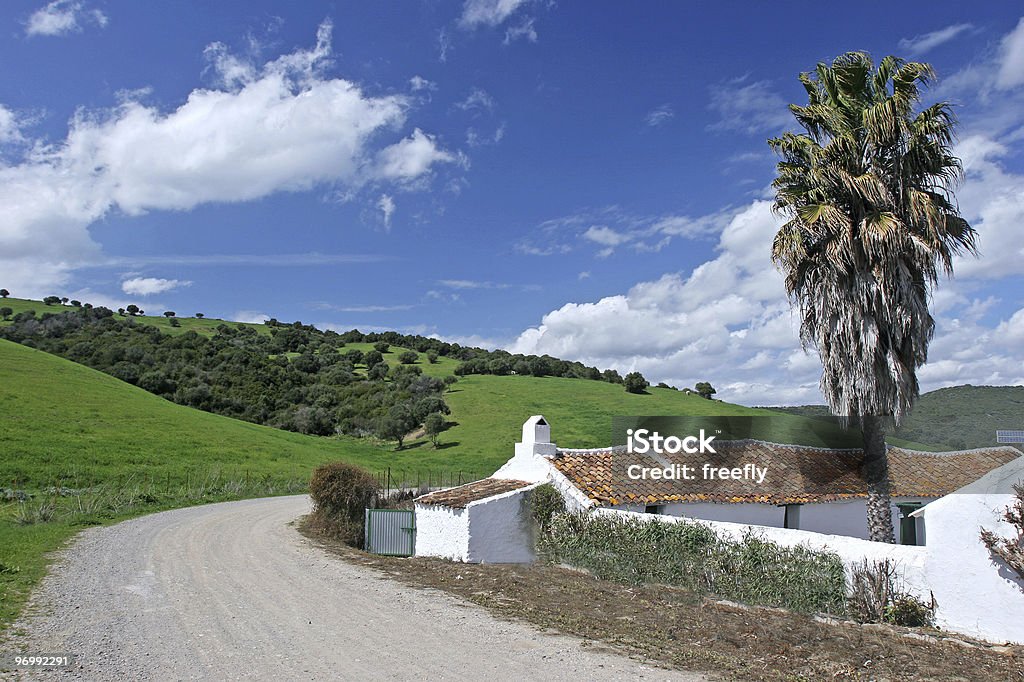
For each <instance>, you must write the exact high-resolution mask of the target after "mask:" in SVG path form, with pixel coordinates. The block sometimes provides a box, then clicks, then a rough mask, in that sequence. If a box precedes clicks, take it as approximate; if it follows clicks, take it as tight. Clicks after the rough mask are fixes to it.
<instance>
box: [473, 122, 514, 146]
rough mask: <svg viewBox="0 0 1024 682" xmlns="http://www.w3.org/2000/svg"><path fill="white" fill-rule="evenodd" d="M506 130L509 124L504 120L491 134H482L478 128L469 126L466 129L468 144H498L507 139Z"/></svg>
mask: <svg viewBox="0 0 1024 682" xmlns="http://www.w3.org/2000/svg"><path fill="white" fill-rule="evenodd" d="M506 130H507V125H506V124H505V123H504V122H503V123H502V124H501V125H499V126H498V127H497V128H496V129H495V130H494V133H492V134H491V135H484V134H481V133H480V132H478V131H477V129H476V128H468V129H467V130H466V144H467V145H469V146H470V147H483V146H486V145H492V144H498V143H499V142H501V141H502V140H503V139H505V131H506Z"/></svg>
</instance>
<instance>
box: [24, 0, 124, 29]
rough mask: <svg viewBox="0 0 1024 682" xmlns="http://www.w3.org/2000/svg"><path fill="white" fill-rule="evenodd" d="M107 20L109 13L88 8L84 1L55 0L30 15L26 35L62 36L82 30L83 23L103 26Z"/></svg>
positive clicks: (26, 25)
mask: <svg viewBox="0 0 1024 682" xmlns="http://www.w3.org/2000/svg"><path fill="white" fill-rule="evenodd" d="M107 22H108V20H107V15H105V14H104V13H103V12H101V11H99V10H98V9H93V10H90V9H87V8H86V6H85V3H84V2H77V1H75V0H54V1H53V2H51V3H49V4H47V5H44V6H43V7H40V8H39V9H37V10H36V11H35V12H33V13H32V14H31V15H30V16H29V18H28V21H27V22H26V23H25V35H27V36H62V35H67V34H68V33H79V32H81V31H82V26H83V24H94V25H96V26H98V27H100V28H103V27H104V26H106V25H107Z"/></svg>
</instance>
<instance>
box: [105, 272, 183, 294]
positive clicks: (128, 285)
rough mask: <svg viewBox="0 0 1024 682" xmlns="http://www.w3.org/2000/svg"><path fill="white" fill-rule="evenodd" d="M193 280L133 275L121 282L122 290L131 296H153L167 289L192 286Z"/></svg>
mask: <svg viewBox="0 0 1024 682" xmlns="http://www.w3.org/2000/svg"><path fill="white" fill-rule="evenodd" d="M191 284H192V282H189V281H187V280H180V279H162V278H160V277H132V278H131V279H126V280H124V281H123V282H121V291H123V292H124V293H126V294H128V295H129V296H152V295H153V294H162V293H164V292H165V291H171V290H173V289H179V288H181V287H187V286H190V285H191Z"/></svg>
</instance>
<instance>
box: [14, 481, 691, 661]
mask: <svg viewBox="0 0 1024 682" xmlns="http://www.w3.org/2000/svg"><path fill="white" fill-rule="evenodd" d="M308 509H309V500H308V498H307V497H305V496H295V497H276V498H267V499H259V500H245V501H241V502H227V503H222V504H211V505H206V506H202V507H192V508H189V509H178V510H174V511H169V512H163V513H159V514H153V515H151V516H145V517H142V518H138V519H133V520H131V521H125V522H123V523H119V524H117V525H114V526H109V527H103V528H91V529H88V530H86V531H84V532H83V533H81V534H80V535H79V536H78V538H77V539H76V540H75V542H74V543H73V544H72V545H71V546H70V547H69V548H68V549H67V550H65V551H64V552H63V553H62V554H61V555H60V557H59V558H58V560H57V561H56V562H55V564H54V567H53V571H52V572H51V574H50V575H49V576H48V577H47V578H46V579H45V580H44V581H43V583H42V584H41V585H40V587H39V589H37V590H36V592H35V593H34V595H33V598H32V600H31V602H30V608H29V609H28V611H27V612H26V614H27V615H26V616H24V617H23V618H22V620H21V621H19V622H18V623H16V624H15V625H14V627H13V628H12V631H17V630H19V629H22V630H25V631H26V632H27V634H26V635H25V636H24V637H15V638H14V639H13V641H11V642H7V643H5V644H3V645H0V651H5V650H6V651H8V652H11V651H12V649H14V650H20V651H23V652H37V653H42V652H48V653H56V652H65V653H73V654H76V655H77V656H78V664H77V666H76V668H74V669H73V670H70V671H65V672H63V673H61V676H62V677H64V678H78V679H87V680H125V679H133V680H139V679H158V680H187V679H200V680H207V679H209V680H225V679H260V680H270V679H274V680H281V679H288V680H327V679H331V680H334V679H354V680H367V679H458V680H474V679H482V678H489V679H491V680H499V679H511V678H515V679H517V680H534V679H536V680H551V679H567V680H568V679H573V680H578V679H651V680H654V679H677V680H679V679H681V680H701V679H704V678H703V677H702V676H699V675H695V674H692V673H684V672H677V671H666V670H661V669H657V668H653V667H649V666H646V665H643V664H642V663H640V662H638V661H635V660H633V659H630V658H627V657H624V656H618V655H616V654H613V653H607V652H598V651H594V650H592V649H588V648H587V647H585V646H583V645H582V642H581V640H579V639H575V638H572V637H566V636H561V635H551V634H545V633H542V632H540V631H538V630H535V629H533V628H531V627H530V626H528V625H524V624H521V623H510V622H504V621H501V620H498V619H496V618H494V617H492V616H491V615H490V614H488V613H487V612H486V611H485V610H484V609H482V608H480V607H477V606H475V605H472V604H468V603H466V602H463V601H461V600H459V599H456V598H454V597H452V596H449V595H447V594H444V593H441V592H439V591H435V590H420V589H415V588H411V587H408V586H406V585H403V584H400V583H398V582H395V581H392V580H389V579H387V578H384V577H382V576H381V575H380V574H378V573H376V572H374V571H373V570H371V569H368V568H364V567H360V566H356V565H353V564H350V563H348V562H345V561H343V560H340V559H338V558H337V557H334V556H331V555H329V554H327V553H326V552H324V551H323V550H322V549H319V548H318V547H316V546H315V545H314V544H313V543H311V542H309V541H308V540H307V539H305V538H304V537H302V536H301V535H300V534H299V533H298V532H297V531H296V530H295V529H294V527H292V526H290V525H289V522H291V521H293V520H295V519H296V518H298V517H299V516H301V515H302V514H305V513H307V512H308ZM55 676H56V675H55V674H54V672H52V671H51V672H48V673H45V674H41V675H40V679H51V680H52V679H54V677H55Z"/></svg>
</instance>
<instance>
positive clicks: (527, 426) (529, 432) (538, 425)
mask: <svg viewBox="0 0 1024 682" xmlns="http://www.w3.org/2000/svg"><path fill="white" fill-rule="evenodd" d="M550 442H551V426H550V425H549V424H548V422H547V420H546V419H544V415H542V414H535V415H533V416H532V417H530V418H529V419H527V420H526V422H525V423H524V424H523V444H524V445H526V444H527V443H529V444H531V445H532V444H534V443H550Z"/></svg>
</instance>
